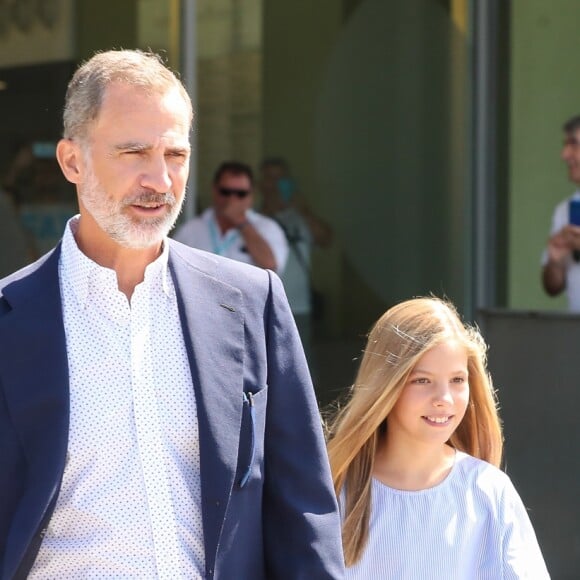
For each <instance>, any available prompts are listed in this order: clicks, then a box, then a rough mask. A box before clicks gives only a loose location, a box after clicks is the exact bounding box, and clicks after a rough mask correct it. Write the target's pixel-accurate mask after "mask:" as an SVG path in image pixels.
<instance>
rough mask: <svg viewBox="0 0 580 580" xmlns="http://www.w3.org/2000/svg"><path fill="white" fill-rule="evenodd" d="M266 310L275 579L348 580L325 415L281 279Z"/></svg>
mask: <svg viewBox="0 0 580 580" xmlns="http://www.w3.org/2000/svg"><path fill="white" fill-rule="evenodd" d="M270 284H271V288H270V289H271V292H270V299H269V303H268V310H267V316H266V342H267V356H268V391H269V394H268V410H267V414H266V430H265V442H264V446H265V484H264V500H263V501H264V505H263V524H264V543H265V545H264V551H265V558H266V567H267V575H268V578H276V579H283V578H288V579H290V578H291V579H292V580H297V579H304V580H307V579H308V580H313V579H324V578H342V577H343V575H344V566H343V555H342V547H341V538H340V519H339V516H338V508H337V503H336V497H335V494H334V490H333V487H332V480H331V476H330V468H329V465H328V459H327V454H326V448H325V444H324V438H323V433H322V426H321V421H320V415H319V412H318V407H317V403H316V398H315V395H314V390H313V387H312V382H311V379H310V374H309V371H308V366H307V363H306V359H305V356H304V352H303V349H302V345H301V343H300V339H299V336H298V332H297V330H296V326H295V323H294V319H293V317H292V314H291V312H290V308H289V306H288V302H287V300H286V296H285V294H284V290H283V288H282V284H281V282H280V279H279V278H278V277H277V276H276V275H272V274H270Z"/></svg>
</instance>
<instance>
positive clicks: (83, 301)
mask: <svg viewBox="0 0 580 580" xmlns="http://www.w3.org/2000/svg"><path fill="white" fill-rule="evenodd" d="M79 219H80V216H79V215H76V216H73V217H72V218H70V219H69V220H68V222H67V224H66V227H65V231H64V235H63V238H62V250H61V258H60V260H61V264H60V267H61V272H62V274H63V279H64V280H65V281H66V282H67V284H69V286H70V288H71V289H72V291H73V293H74V294H75V296H76V298H77V300H78V302H79V304H80V305H81V306H82V307H83V308H84V307H85V306H86V305H87V303H88V301H89V298H90V296H91V292H95V291H96V290H98V289H107V290H109V291H114V290H117V288H118V286H117V275H116V273H115V271H114V270H112V269H110V268H105V267H104V266H100V265H99V264H97V263H96V262H95V261H93V260H91V259H90V258H89V257H88V256H86V255H85V254H84V253H83V252H82V251H81V250H80V249H79V247H78V245H77V242H76V240H75V237H74V234H75V233H76V231H77V228H78V224H79ZM142 284H145V286H148V287H150V288H155V287H156V286H157V287H160V288H161V289H162V291H163V293H164V294H165V296H167V297H168V298H170V297H171V296H172V295H173V293H174V288H173V284H172V282H171V275H170V272H169V244H168V243H167V240H166V239H165V240H164V241H163V246H162V250H161V254H160V255H159V256H158V257H157V258H156V259H155V260H154V261H153V262H151V264H149V265H148V266H147V268H146V269H145V276H144V279H143V282H142Z"/></svg>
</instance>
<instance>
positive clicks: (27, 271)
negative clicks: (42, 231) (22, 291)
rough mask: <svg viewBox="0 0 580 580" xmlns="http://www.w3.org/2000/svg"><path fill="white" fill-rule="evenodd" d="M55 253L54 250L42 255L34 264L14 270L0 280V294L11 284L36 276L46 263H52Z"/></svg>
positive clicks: (55, 250)
mask: <svg viewBox="0 0 580 580" xmlns="http://www.w3.org/2000/svg"><path fill="white" fill-rule="evenodd" d="M56 252H57V249H56V248H54V249H52V250H51V251H50V252H48V253H46V254H44V256H41V257H40V258H39V259H38V260H36V261H35V262H32V263H31V264H28V265H26V266H24V267H23V268H20V269H19V270H16V271H15V272H13V273H12V274H9V275H8V276H5V277H4V278H2V279H0V294H2V293H3V291H4V288H6V287H7V286H9V285H11V284H12V283H14V282H18V281H21V280H24V279H26V278H29V277H30V276H33V275H34V274H36V273H37V271H38V270H40V269H41V268H42V267H43V266H44V265H45V264H46V262H49V263H51V262H53V261H54V258H55V257H56V255H55V253H56Z"/></svg>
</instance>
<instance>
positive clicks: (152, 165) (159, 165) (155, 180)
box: [141, 155, 172, 193]
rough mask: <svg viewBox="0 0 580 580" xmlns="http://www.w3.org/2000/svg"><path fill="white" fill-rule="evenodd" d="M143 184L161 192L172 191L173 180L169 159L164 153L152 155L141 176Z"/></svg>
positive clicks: (147, 187)
mask: <svg viewBox="0 0 580 580" xmlns="http://www.w3.org/2000/svg"><path fill="white" fill-rule="evenodd" d="M141 185H142V186H143V187H144V188H146V189H152V190H154V191H157V192H159V193H167V192H168V191H171V185H172V180H171V176H170V173H169V167H168V165H167V160H166V159H165V157H164V156H163V155H152V156H151V157H150V159H149V161H148V163H147V167H146V169H145V172H144V173H143V175H142V176H141Z"/></svg>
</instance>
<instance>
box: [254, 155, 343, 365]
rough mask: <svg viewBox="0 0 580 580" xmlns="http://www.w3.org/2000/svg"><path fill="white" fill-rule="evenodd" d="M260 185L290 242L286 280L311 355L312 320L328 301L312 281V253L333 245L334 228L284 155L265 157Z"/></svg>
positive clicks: (269, 211)
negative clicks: (302, 188)
mask: <svg viewBox="0 0 580 580" xmlns="http://www.w3.org/2000/svg"><path fill="white" fill-rule="evenodd" d="M259 185H260V193H261V195H262V207H261V209H262V211H263V212H264V214H266V215H268V216H270V217H272V219H275V220H276V221H277V222H278V223H279V224H280V226H281V227H282V229H283V230H284V233H285V234H286V239H287V240H288V245H289V246H290V253H289V255H288V262H287V264H286V269H285V270H284V273H283V275H282V282H283V283H284V288H285V290H286V295H287V296H288V301H289V302H290V308H291V309H292V314H293V315H294V319H295V320H296V325H297V326H298V331H299V332H300V337H301V338H302V343H303V344H304V349H305V350H306V354H307V356H308V357H309V358H310V359H311V358H312V356H311V354H310V340H311V334H312V331H311V326H312V324H311V322H312V319H317V318H321V317H322V315H323V312H322V310H323V307H324V305H323V302H322V301H323V295H322V294H320V293H319V292H318V291H316V290H315V289H314V287H313V284H312V275H311V263H310V255H311V251H312V247H313V246H319V247H327V246H328V245H330V243H331V242H332V237H333V231H332V228H331V227H330V225H329V224H327V223H326V222H325V221H324V220H323V219H322V218H320V217H319V216H317V215H316V214H315V213H314V212H313V211H312V210H311V209H310V208H309V207H308V205H307V204H306V202H305V200H304V198H303V197H302V195H301V193H300V191H299V189H298V186H297V184H296V181H295V180H294V179H293V178H292V175H291V172H290V168H289V166H288V163H287V162H286V160H285V159H283V158H282V157H268V158H266V159H264V160H263V161H262V163H261V165H260V181H259Z"/></svg>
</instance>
